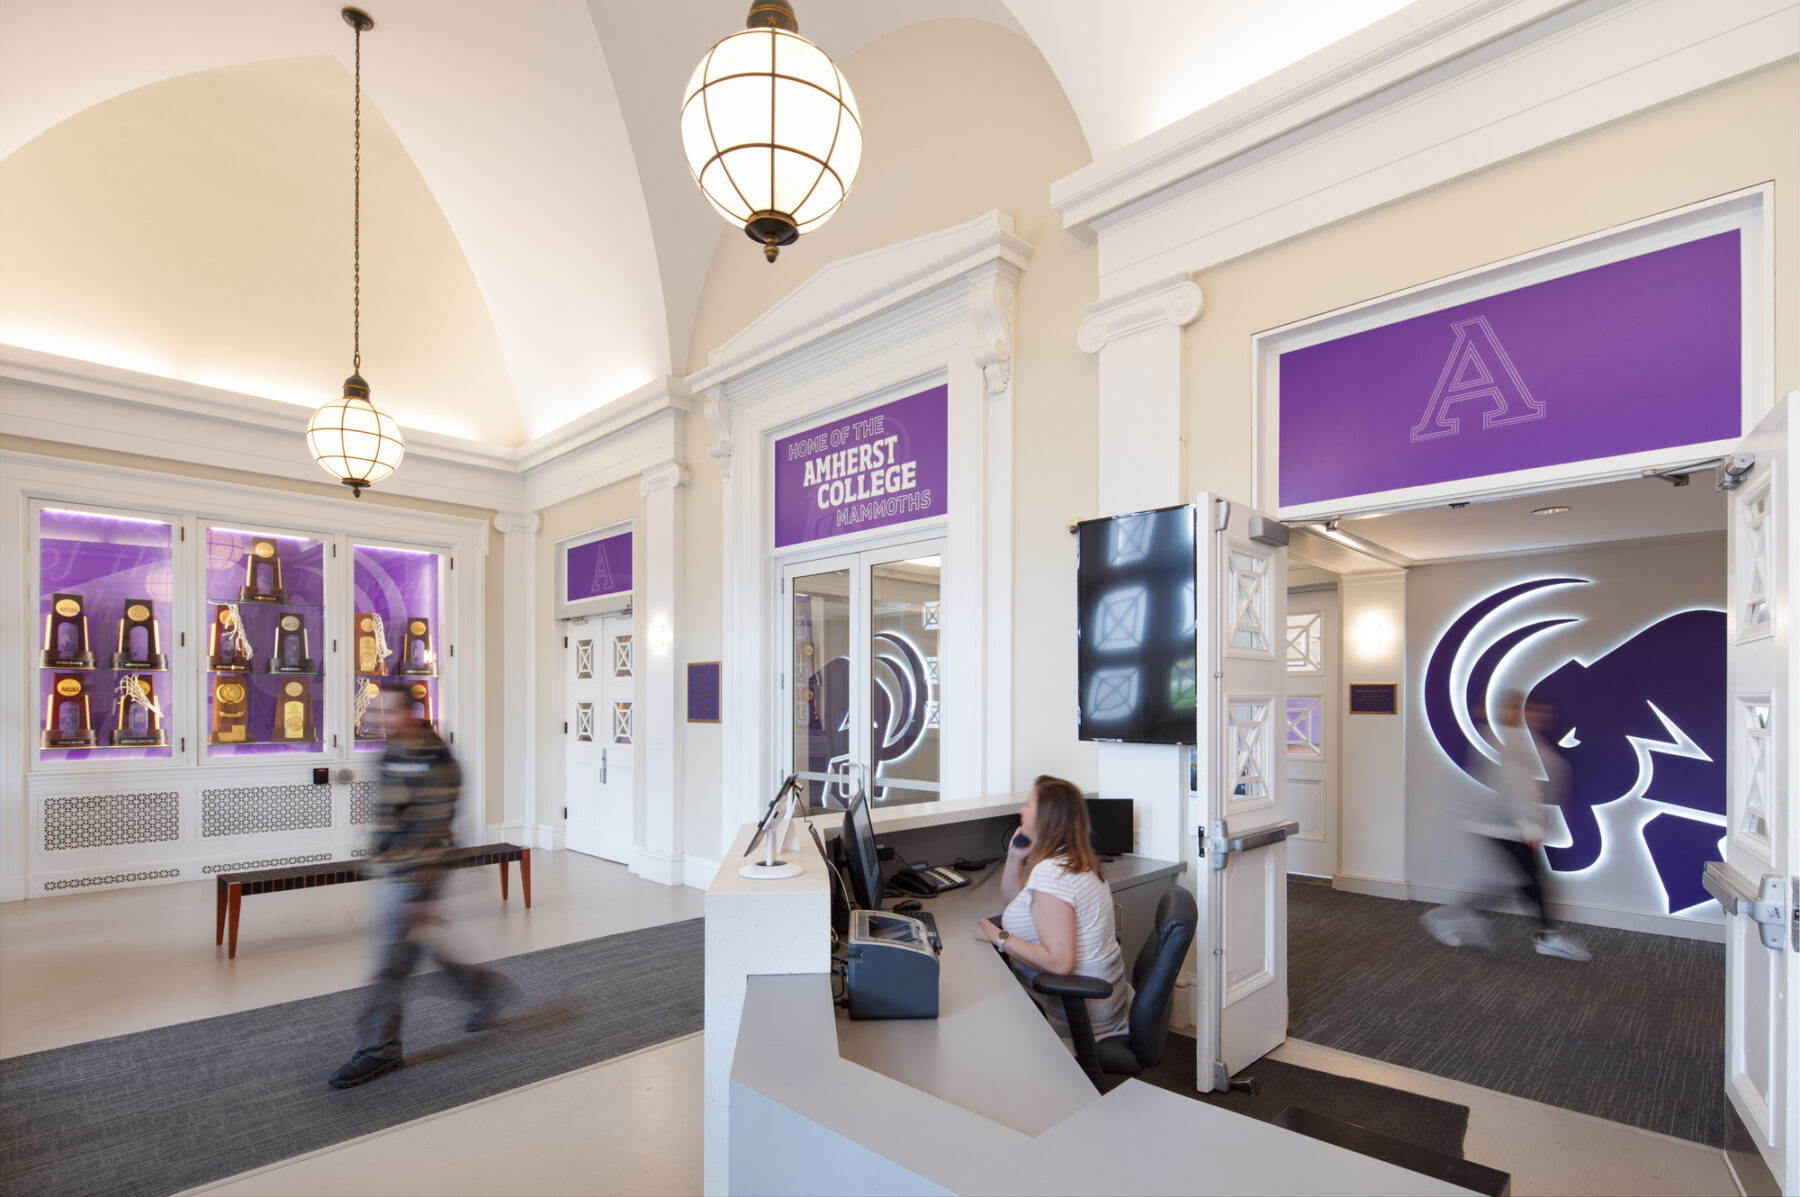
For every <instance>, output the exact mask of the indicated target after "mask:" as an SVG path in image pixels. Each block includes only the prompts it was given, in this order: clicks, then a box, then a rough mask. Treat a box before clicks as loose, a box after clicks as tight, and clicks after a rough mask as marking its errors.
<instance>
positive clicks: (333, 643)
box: [331, 636, 337, 652]
mask: <svg viewBox="0 0 1800 1197" xmlns="http://www.w3.org/2000/svg"><path fill="white" fill-rule="evenodd" d="M331 651H332V652H336V651H337V637H336V636H333V637H332V638H331Z"/></svg>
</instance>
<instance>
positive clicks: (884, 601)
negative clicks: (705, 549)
mask: <svg viewBox="0 0 1800 1197" xmlns="http://www.w3.org/2000/svg"><path fill="white" fill-rule="evenodd" d="M942 574H943V542H942V541H941V540H932V541H923V542H913V543H911V544H906V545H899V546H895V547H891V548H886V549H878V550H871V551H868V552H863V553H850V554H843V555H839V556H835V557H828V558H817V559H814V560H810V561H802V562H793V563H790V564H788V565H787V566H786V567H785V568H784V569H783V571H782V579H781V586H782V600H783V603H782V608H783V610H784V611H785V613H786V616H785V624H786V626H785V629H784V637H783V638H784V640H785V645H784V648H785V654H784V656H783V658H782V659H783V660H784V661H785V663H786V668H785V671H784V673H783V675H782V676H781V678H779V679H778V687H779V690H778V692H779V693H780V695H781V700H782V702H783V703H785V705H786V708H787V715H786V722H787V731H786V735H785V737H784V739H785V744H784V752H783V755H784V756H785V758H786V761H785V768H784V770H783V772H784V775H785V774H786V773H788V772H792V773H797V774H798V775H799V776H800V779H801V780H802V781H803V782H804V783H805V790H804V796H805V798H806V800H807V805H808V807H809V809H813V810H818V809H831V810H841V809H843V808H844V807H845V806H846V805H847V804H848V803H849V801H850V799H851V798H852V797H853V796H854V795H855V794H856V792H857V790H858V789H859V788H865V789H867V791H868V794H869V798H870V800H871V801H872V802H874V803H875V804H876V805H878V806H899V805H903V804H907V803H916V802H935V801H936V800H937V797H938V792H939V788H940V785H939V783H940V780H941V764H940V762H941V757H942V753H941V739H942V732H941V728H940V724H941V718H940V713H939V709H938V696H939V679H940V677H941V663H940V660H939V656H938V646H939V643H940V638H939V631H940V628H941V626H942V619H943V610H942V590H943V587H942ZM778 709H779V708H778Z"/></svg>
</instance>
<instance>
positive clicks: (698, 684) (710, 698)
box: [687, 661, 719, 723]
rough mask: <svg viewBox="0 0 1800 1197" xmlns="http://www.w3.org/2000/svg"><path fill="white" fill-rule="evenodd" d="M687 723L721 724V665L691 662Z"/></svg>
mask: <svg viewBox="0 0 1800 1197" xmlns="http://www.w3.org/2000/svg"><path fill="white" fill-rule="evenodd" d="M687 721H688V722H689V723H717V722H719V663H718V662H717V661H690V662H689V663H688V667H687Z"/></svg>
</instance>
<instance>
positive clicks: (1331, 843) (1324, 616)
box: [1283, 585, 1343, 877]
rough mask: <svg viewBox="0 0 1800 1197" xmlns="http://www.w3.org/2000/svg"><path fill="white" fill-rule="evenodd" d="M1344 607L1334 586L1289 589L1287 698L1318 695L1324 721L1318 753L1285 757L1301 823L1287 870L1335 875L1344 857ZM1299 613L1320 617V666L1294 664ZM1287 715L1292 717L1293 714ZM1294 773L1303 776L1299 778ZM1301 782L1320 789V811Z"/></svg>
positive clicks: (1315, 650)
mask: <svg viewBox="0 0 1800 1197" xmlns="http://www.w3.org/2000/svg"><path fill="white" fill-rule="evenodd" d="M1341 610H1342V604H1341V600H1340V598H1339V591H1338V588H1337V587H1336V586H1335V585H1331V586H1328V587H1326V586H1321V587H1316V588H1308V589H1307V590H1304V591H1301V592H1298V593H1296V592H1293V591H1290V592H1289V593H1288V623H1289V625H1290V627H1289V629H1288V662H1287V664H1288V674H1287V676H1288V698H1289V700H1290V701H1291V700H1292V699H1294V698H1296V697H1300V696H1302V695H1304V696H1309V697H1310V696H1315V695H1316V697H1317V698H1318V699H1319V707H1320V718H1321V724H1322V725H1321V727H1320V735H1319V755H1318V756H1316V757H1308V756H1297V755H1294V754H1292V753H1291V752H1290V753H1289V755H1288V758H1287V762H1288V776H1287V785H1288V789H1289V794H1290V801H1289V805H1288V814H1289V815H1290V816H1291V817H1292V818H1294V819H1295V820H1296V821H1297V822H1299V824H1300V826H1299V828H1298V829H1297V830H1296V831H1295V832H1294V834H1293V835H1292V836H1290V837H1289V838H1288V871H1289V872H1291V873H1304V874H1306V875H1308V876H1314V877H1335V876H1336V875H1337V872H1338V866H1339V861H1340V859H1341V858H1340V857H1339V854H1338V847H1339V845H1338V811H1339V779H1340V777H1341V774H1342V769H1341V764H1342V761H1343V741H1342V738H1341V728H1342V726H1343V701H1342V690H1343V687H1342V686H1341V684H1340V683H1339V680H1338V675H1339V669H1338V662H1339V660H1340V659H1341V658H1340V656H1339V653H1338V641H1339V638H1340V633H1339V628H1341V627H1342V625H1343V621H1342V620H1341V619H1340V618H1339V614H1340V612H1341ZM1301 614H1316V615H1317V616H1318V623H1317V639H1316V643H1315V644H1313V645H1309V646H1307V651H1308V652H1309V653H1311V654H1314V655H1316V656H1317V657H1318V665H1317V667H1302V668H1298V669H1296V668H1295V667H1294V664H1293V655H1294V651H1295V645H1294V643H1293V635H1294V633H1293V630H1292V628H1291V625H1292V622H1293V617H1294V616H1295V615H1301ZM1287 717H1288V718H1291V717H1292V715H1291V713H1289V714H1288V715H1287ZM1285 740H1286V737H1284V743H1283V748H1284V749H1286V747H1287V745H1286V742H1285ZM1296 773H1300V774H1304V775H1305V776H1300V777H1297V776H1295V775H1296ZM1297 784H1303V785H1316V786H1318V787H1319V789H1320V792H1319V798H1318V802H1317V808H1316V814H1314V815H1313V817H1312V818H1310V819H1309V818H1308V817H1307V809H1308V808H1307V806H1305V805H1304V804H1302V803H1300V802H1299V801H1298V799H1297V796H1296V795H1295V792H1294V787H1295V786H1296V785H1297Z"/></svg>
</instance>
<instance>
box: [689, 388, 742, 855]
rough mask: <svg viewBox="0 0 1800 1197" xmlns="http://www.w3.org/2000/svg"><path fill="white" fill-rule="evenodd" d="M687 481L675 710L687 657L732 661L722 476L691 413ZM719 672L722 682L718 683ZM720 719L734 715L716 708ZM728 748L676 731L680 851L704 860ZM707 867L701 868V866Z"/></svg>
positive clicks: (719, 850)
mask: <svg viewBox="0 0 1800 1197" xmlns="http://www.w3.org/2000/svg"><path fill="white" fill-rule="evenodd" d="M687 434H688V443H687V460H688V474H689V476H690V478H691V481H690V482H689V483H688V493H687V505H686V507H685V508H684V510H685V513H686V515H687V526H686V544H685V548H686V550H687V555H686V558H685V560H684V563H683V571H684V572H683V575H682V577H683V584H682V610H681V612H680V615H679V618H680V620H681V625H680V629H679V635H678V638H677V639H676V642H675V643H676V645H677V647H678V648H679V649H680V652H681V656H680V657H679V658H678V659H677V660H676V662H675V694H676V702H677V705H678V707H679V709H680V710H682V711H683V712H686V710H687V665H688V662H690V661H720V662H721V664H720V666H719V669H720V672H721V674H723V671H724V670H726V669H728V668H730V666H729V665H728V664H726V663H724V662H723V658H724V656H725V602H724V596H723V593H722V589H721V578H722V574H721V572H720V564H721V562H722V561H723V560H724V553H725V537H724V531H725V529H724V522H723V514H722V511H721V508H720V505H721V504H722V503H723V502H724V498H725V487H724V479H723V477H721V476H720V474H719V465H718V462H716V461H714V460H713V459H712V458H711V457H709V456H708V455H707V452H706V451H707V448H708V446H710V445H711V444H712V432H711V430H710V429H708V428H707V426H706V421H705V420H704V419H701V418H700V417H698V416H696V417H694V418H692V419H690V420H688V422H687ZM723 680H724V679H723V677H721V681H723ZM719 714H720V718H721V719H723V718H729V717H731V715H732V712H727V711H723V710H722V711H720V713H719ZM724 750H725V725H724V724H723V723H683V724H682V725H681V727H680V728H678V729H676V736H675V751H676V752H678V753H680V754H682V765H683V768H684V770H685V772H684V773H683V776H682V781H683V785H684V787H685V789H686V791H687V792H686V794H685V795H684V796H683V802H684V804H685V806H684V810H683V816H684V817H683V821H682V828H683V831H684V834H685V839H684V842H683V845H682V850H683V853H684V854H685V855H687V856H689V857H694V858H697V859H698V860H699V861H701V862H705V865H711V864H712V863H713V862H716V861H717V860H718V859H719V858H720V857H721V856H722V855H723V854H724V852H725V838H724V829H723V826H722V824H721V823H720V820H721V819H722V818H723V817H724V815H723V806H722V801H723V793H724V791H723V782H722V778H723V777H724V770H723V768H722V764H721V757H722V756H723V754H724ZM703 867H704V866H703Z"/></svg>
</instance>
